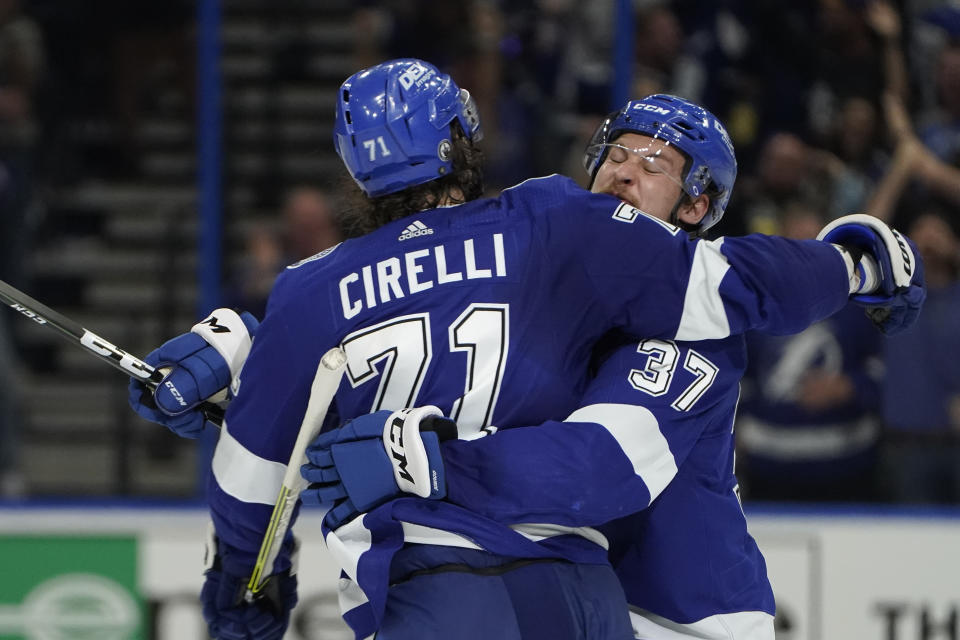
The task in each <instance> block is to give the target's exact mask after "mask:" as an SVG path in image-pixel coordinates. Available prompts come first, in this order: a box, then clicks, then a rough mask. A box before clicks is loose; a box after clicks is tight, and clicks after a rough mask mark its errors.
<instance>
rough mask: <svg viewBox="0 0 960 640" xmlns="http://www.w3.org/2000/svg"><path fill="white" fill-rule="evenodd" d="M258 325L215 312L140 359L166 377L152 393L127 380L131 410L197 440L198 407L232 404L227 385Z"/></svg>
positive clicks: (244, 317)
mask: <svg viewBox="0 0 960 640" xmlns="http://www.w3.org/2000/svg"><path fill="white" fill-rule="evenodd" d="M258 325H259V323H258V322H257V319H256V318H254V317H253V316H252V315H250V314H249V313H247V312H244V313H242V314H240V315H238V314H237V313H236V312H235V311H232V310H230V309H217V310H216V311H214V312H213V313H211V314H210V315H209V316H208V317H207V318H206V319H205V320H203V321H202V322H198V323H197V324H195V325H194V326H193V328H192V329H191V330H190V331H189V332H188V333H185V334H183V335H179V336H177V337H176V338H173V339H171V340H168V341H167V342H165V343H164V344H163V345H162V346H161V347H160V348H159V349H155V350H154V351H152V352H151V353H150V354H149V355H148V356H147V357H146V358H145V359H144V361H145V362H146V363H147V364H150V365H153V366H154V367H158V368H160V369H162V370H164V371H165V372H166V374H165V376H164V378H163V381H162V382H161V383H160V384H159V385H158V386H157V388H156V389H155V390H154V391H153V392H151V391H150V390H149V389H147V387H146V386H145V385H144V384H143V383H142V382H141V381H139V380H137V379H131V381H130V386H129V398H128V399H129V402H130V406H131V407H132V408H133V410H134V411H136V412H137V414H138V415H140V416H141V417H143V418H146V419H147V420H149V421H150V422H156V423H157V424H162V425H163V426H165V427H167V428H168V429H170V430H171V431H173V432H174V433H176V434H177V435H179V436H182V437H184V438H198V437H200V434H201V433H203V427H204V424H205V421H206V417H205V416H204V414H203V412H202V411H201V409H200V404H201V403H203V402H205V401H208V402H220V403H223V402H226V401H227V400H229V399H230V397H231V392H230V387H231V381H235V380H238V378H237V375H238V374H239V373H240V369H241V368H242V367H243V363H244V361H245V360H246V359H247V355H249V353H250V344H251V341H252V340H253V335H254V333H255V332H256V330H257V326H258Z"/></svg>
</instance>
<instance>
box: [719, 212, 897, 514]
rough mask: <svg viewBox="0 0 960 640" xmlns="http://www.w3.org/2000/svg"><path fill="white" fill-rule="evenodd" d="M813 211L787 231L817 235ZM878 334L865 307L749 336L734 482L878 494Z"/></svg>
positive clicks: (751, 491)
mask: <svg viewBox="0 0 960 640" xmlns="http://www.w3.org/2000/svg"><path fill="white" fill-rule="evenodd" d="M823 223H824V221H823V218H822V217H821V216H820V215H818V214H817V213H816V212H814V211H812V210H810V209H805V208H801V207H793V208H791V209H790V210H788V211H787V212H786V213H785V215H784V216H783V220H782V233H783V234H784V235H785V236H787V237H791V238H797V239H805V238H813V237H815V236H816V234H817V232H818V231H819V230H820V229H821V228H822V227H823ZM880 339H881V337H880V334H879V333H878V332H877V331H876V329H875V328H874V327H873V325H872V323H871V322H870V321H869V320H868V319H867V317H866V316H865V315H864V313H863V310H862V309H861V308H859V307H855V306H852V305H851V306H848V307H846V308H845V309H844V310H842V311H841V312H840V313H838V314H836V315H835V316H833V317H831V318H828V319H827V320H824V321H823V322H820V323H817V324H815V325H813V326H811V327H810V328H808V329H807V330H805V331H804V332H802V333H800V334H797V335H793V336H769V335H760V334H750V335H748V337H747V354H748V362H749V364H748V366H747V372H746V375H745V377H744V393H743V398H742V400H741V404H740V407H741V408H740V411H739V417H738V418H737V423H736V429H737V451H738V453H739V456H738V458H737V477H738V478H740V480H741V483H742V488H743V492H744V495H745V496H747V497H749V498H750V499H754V500H815V501H834V500H852V501H867V500H872V499H874V498H875V492H874V468H875V465H876V458H877V443H878V440H879V436H880V420H879V416H878V410H879V404H880V398H879V387H880V376H881V365H880V359H879V352H880Z"/></svg>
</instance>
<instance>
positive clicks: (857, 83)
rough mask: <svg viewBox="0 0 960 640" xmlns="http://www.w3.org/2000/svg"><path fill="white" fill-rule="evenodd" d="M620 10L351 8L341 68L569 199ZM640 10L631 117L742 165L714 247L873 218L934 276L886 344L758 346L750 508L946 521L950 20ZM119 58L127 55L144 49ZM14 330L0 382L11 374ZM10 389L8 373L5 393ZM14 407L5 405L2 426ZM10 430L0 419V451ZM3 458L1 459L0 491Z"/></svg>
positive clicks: (280, 255)
mask: <svg viewBox="0 0 960 640" xmlns="http://www.w3.org/2000/svg"><path fill="white" fill-rule="evenodd" d="M17 4H18V3H17V2H16V1H15V0H4V1H3V2H0V206H3V207H5V209H4V211H3V215H2V216H0V219H2V220H3V222H2V224H4V225H5V226H4V228H7V227H9V225H11V224H14V225H22V224H23V222H22V221H21V220H20V219H19V218H17V217H15V216H21V217H22V216H23V214H24V211H25V210H24V209H23V204H22V201H21V200H18V194H19V193H20V189H21V187H22V186H23V183H22V180H23V178H22V177H20V176H21V173H20V172H21V170H22V169H24V168H25V167H26V166H27V164H28V163H27V161H28V160H29V149H30V147H29V144H30V139H29V137H26V138H21V139H15V137H11V136H10V135H7V134H8V133H10V132H12V131H14V130H16V131H20V132H27V131H29V129H28V128H27V129H24V128H22V127H19V126H18V127H13V126H11V123H15V122H16V121H17V119H18V118H21V119H22V118H28V115H29V93H30V90H31V87H33V86H34V85H35V83H36V75H37V74H38V73H39V68H40V65H39V62H38V60H37V58H38V57H39V54H38V53H37V52H36V51H34V49H35V48H36V47H37V46H38V44H37V42H38V41H37V39H36V37H35V36H32V35H31V34H32V33H33V31H32V30H31V29H32V27H30V26H29V25H27V24H22V23H17V22H16V21H15V19H14V18H7V17H6V13H5V12H6V11H7V10H6V9H5V7H6V6H8V5H10V6H13V7H16V5H17ZM617 5H618V3H616V2H615V0H592V1H591V2H575V1H574V0H512V1H511V2H506V1H503V0H500V1H497V0H463V1H461V2H440V3H437V2H426V1H424V0H379V1H377V0H363V1H359V2H357V3H356V4H355V9H353V16H352V18H353V22H352V28H353V30H354V47H353V55H354V58H355V60H354V62H355V64H354V65H352V67H353V68H361V67H363V66H368V65H370V64H374V63H376V62H379V61H382V60H384V59H388V58H393V57H401V56H404V57H405V56H409V57H419V58H423V59H426V60H429V61H431V62H433V63H435V64H437V66H439V67H440V68H442V69H443V70H444V71H447V72H449V73H451V74H452V75H453V77H455V78H456V79H457V82H458V83H459V84H460V85H461V86H463V87H467V88H469V89H470V90H471V93H472V94H473V95H474V97H475V99H476V100H477V102H478V104H479V107H480V112H481V113H482V114H483V118H484V120H483V125H484V129H485V139H484V143H483V147H484V150H485V153H486V177H487V183H488V187H490V188H491V189H492V190H498V189H500V188H503V187H506V186H509V185H511V184H514V183H516V182H518V181H520V180H522V179H525V178H527V177H530V176H533V175H542V174H547V173H553V172H559V173H564V174H567V175H570V176H572V177H574V178H575V179H577V180H578V181H580V182H581V183H585V182H586V176H585V174H584V172H583V170H582V169H581V168H580V158H581V154H582V150H583V143H584V141H585V140H587V138H588V137H589V133H590V132H591V131H593V129H594V127H595V126H596V124H597V123H598V122H599V121H600V120H601V119H602V118H603V117H604V116H605V115H606V114H607V113H608V112H609V111H610V110H611V107H612V101H611V90H612V86H613V83H614V79H615V78H614V74H615V72H616V69H615V67H614V65H613V59H614V56H613V49H614V42H615V38H616V32H615V30H616V28H617V24H616V21H615V14H616V11H617ZM633 7H634V15H633V46H634V56H633V61H632V69H631V97H641V96H644V95H648V94H651V93H658V92H663V93H672V94H676V95H680V96H682V97H685V98H687V99H690V100H693V101H696V102H700V103H702V104H704V105H705V106H706V107H708V108H709V109H710V110H711V111H713V112H714V113H716V114H717V115H718V116H720V118H721V120H723V121H724V122H725V123H726V124H727V128H728V130H729V131H730V134H731V137H732V139H733V142H734V145H735V147H736V150H737V156H738V161H739V178H738V181H737V187H736V188H735V190H734V193H733V199H732V201H731V203H730V205H729V207H728V209H727V213H726V215H725V217H724V219H723V221H722V223H721V224H720V225H718V227H716V228H715V229H714V230H713V231H715V232H716V233H718V234H723V235H736V234H742V233H752V232H759V233H775V234H782V235H787V236H790V237H797V238H806V237H813V236H815V235H816V232H817V231H818V230H819V229H820V228H821V227H822V225H823V224H824V223H826V222H827V221H829V220H831V219H833V218H835V217H837V216H840V215H844V214H848V213H854V212H866V213H870V214H872V215H876V216H878V217H880V218H882V219H884V220H887V221H889V222H891V223H892V224H894V225H895V226H896V227H898V228H900V229H902V230H904V231H905V232H906V233H907V234H908V235H910V236H911V237H912V238H913V239H914V240H915V241H916V243H917V245H918V246H919V248H920V251H921V253H922V254H923V258H924V260H925V263H926V273H927V283H928V287H929V297H928V299H927V303H926V306H925V309H924V312H923V314H922V316H921V318H920V321H919V323H918V325H917V326H915V327H914V328H913V329H912V330H910V331H908V332H906V333H904V334H903V335H900V336H896V337H893V338H885V337H882V336H880V335H879V334H877V333H876V332H875V331H874V330H873V328H872V326H871V325H870V323H869V321H867V320H866V319H865V318H864V317H863V316H862V314H860V313H859V311H858V310H851V311H850V313H847V312H843V313H841V314H838V315H837V316H836V317H834V318H831V319H829V320H828V321H825V322H823V323H820V324H818V325H816V326H814V327H811V328H810V329H808V330H807V331H805V332H803V333H802V334H800V335H797V336H788V337H771V336H751V338H750V341H749V346H750V354H751V369H750V372H749V375H748V377H747V379H746V380H745V384H744V385H743V390H742V400H741V405H740V411H739V419H738V423H737V429H738V433H739V442H738V451H739V455H738V458H737V461H738V477H740V479H741V481H742V485H743V494H744V496H745V497H747V498H752V499H757V500H814V501H824V500H841V501H856V502H872V501H889V502H902V503H926V504H934V503H936V504H954V505H957V504H960V331H958V330H957V327H958V326H960V324H958V322H957V318H960V169H958V168H957V167H960V7H956V6H952V5H950V4H949V3H945V2H934V1H932V0H899V1H893V0H804V1H801V2H776V3H772V2H761V1H759V0H718V1H715V2H702V1H698V0H673V1H669V0H634V2H633ZM15 10H16V9H14V11H15ZM134 40H135V39H134ZM141 44H143V43H141ZM116 46H117V47H118V48H119V50H122V51H128V52H133V51H137V50H139V49H138V48H137V47H138V45H137V43H136V41H131V42H127V41H126V40H124V41H120V42H117V43H116ZM144 46H145V45H144ZM131 55H133V54H130V55H120V56H118V60H119V61H121V62H122V61H124V60H127V59H128V58H130V56H131ZM131 59H132V58H131ZM118 77H119V79H120V81H121V82H132V80H131V78H133V77H135V74H133V75H131V69H130V68H129V64H127V65H123V64H121V65H120V66H119V67H118ZM185 77H188V78H189V77H192V76H191V75H190V74H187V75H186V76H185ZM125 79H126V80H125ZM123 95H125V94H124V93H123V92H120V93H118V97H117V98H116V100H115V106H116V110H117V113H118V117H119V118H120V120H121V124H122V126H121V127H120V132H121V134H123V135H127V136H128V137H131V139H132V137H133V136H132V134H131V133H130V132H131V131H132V130H133V128H134V127H135V126H136V113H135V109H134V108H133V107H132V106H131V105H130V104H128V102H126V101H125V100H124V98H123ZM24 105H26V106H24ZM617 106H619V105H617ZM24 109H26V111H24ZM25 163H26V164H25ZM318 187H319V188H318ZM335 192H336V184H335V183H331V182H324V181H318V185H315V186H302V187H297V188H295V189H292V190H289V191H288V192H287V193H286V196H285V199H284V200H283V201H282V202H278V203H277V206H276V209H277V211H278V215H277V217H276V220H274V221H271V222H268V223H266V224H262V225H256V226H255V227H254V228H253V229H252V231H251V234H250V238H249V240H248V246H247V251H246V253H245V258H244V260H243V261H242V265H241V267H240V269H239V270H238V271H237V272H236V273H235V274H234V275H233V276H232V277H231V279H230V282H229V283H228V285H227V297H228V299H229V300H230V301H231V302H232V303H234V304H236V305H237V306H243V307H244V308H247V309H250V310H251V311H254V312H255V313H256V312H258V311H259V312H260V313H261V314H262V305H263V304H264V300H265V295H266V293H267V292H268V291H269V287H270V284H271V283H272V280H273V276H274V275H275V273H276V272H278V271H279V269H280V268H281V266H282V265H283V264H285V263H287V262H292V261H295V260H299V259H302V258H303V257H306V256H308V255H310V254H312V253H313V252H315V251H318V250H321V249H323V248H325V247H326V246H330V245H332V244H334V243H335V242H336V241H337V240H338V239H339V236H338V231H337V229H336V227H335V224H336V210H337V204H336V203H337V197H336V193H335ZM8 194H9V202H8ZM8 208H9V210H8ZM280 211H282V215H281V214H280V213H279V212H280ZM15 235H16V234H13V235H11V234H8V233H4V234H0V241H7V240H9V239H10V238H11V237H14V236H15ZM304 240H309V241H308V242H306V243H304ZM7 256H8V253H7V252H6V251H4V252H2V254H0V259H3V258H6V257H7ZM8 262H9V261H7V262H0V267H2V268H3V269H4V272H3V273H0V277H3V278H4V279H7V278H15V276H14V275H9V273H8V272H9V269H11V268H12V267H11V266H10V265H8ZM13 264H14V265H15V264H16V263H13ZM3 265H7V266H3ZM6 320H7V319H6V318H3V317H0V363H3V362H5V361H8V359H7V358H5V357H3V355H2V353H3V351H4V349H6V346H5V335H6V332H5V331H3V328H4V327H3V324H2V323H3V322H5V321H6ZM3 376H4V371H3V368H2V367H0V393H2V391H3V390H5V389H7V388H8V385H6V384H3V383H2V378H3ZM10 402H13V400H12V399H11V400H10ZM6 403H7V400H5V399H4V397H3V396H0V410H2V409H3V406H4V405H5V404H6ZM13 415H15V412H13V411H7V410H3V412H2V416H0V418H2V419H0V436H2V434H3V433H4V429H3V425H5V424H6V423H7V422H9V421H12V420H13V418H11V416H13ZM7 431H9V429H8V430H7ZM8 451H10V447H9V446H7V445H5V444H4V440H3V438H2V437H0V479H2V477H3V464H4V460H6V456H8V454H7V453H6V452H8Z"/></svg>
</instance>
